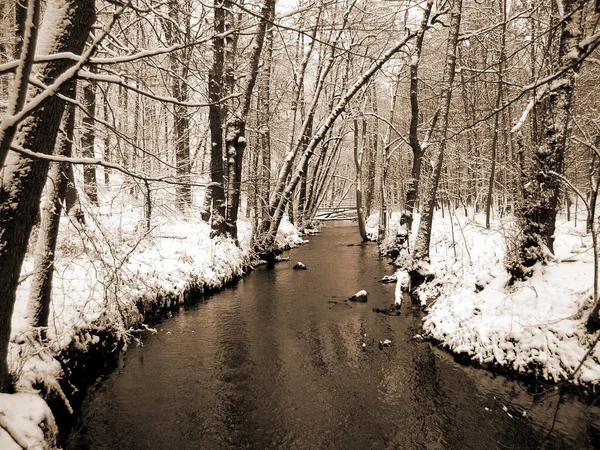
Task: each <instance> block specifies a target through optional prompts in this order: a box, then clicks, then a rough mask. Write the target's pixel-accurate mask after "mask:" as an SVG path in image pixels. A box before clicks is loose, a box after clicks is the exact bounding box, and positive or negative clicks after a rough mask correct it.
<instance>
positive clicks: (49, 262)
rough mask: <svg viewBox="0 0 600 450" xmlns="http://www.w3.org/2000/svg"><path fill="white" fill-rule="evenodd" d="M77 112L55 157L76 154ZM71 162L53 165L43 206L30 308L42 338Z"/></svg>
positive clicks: (67, 117) (68, 112) (68, 115)
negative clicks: (74, 137)
mask: <svg viewBox="0 0 600 450" xmlns="http://www.w3.org/2000/svg"><path fill="white" fill-rule="evenodd" d="M74 127H75V113H74V110H73V107H72V106H68V107H66V108H65V112H64V113H63V120H62V129H63V130H64V133H62V132H61V133H60V134H59V136H58V138H57V141H56V151H55V154H56V155H59V156H67V157H70V156H71V153H72V142H73V129H74ZM68 166H69V164H68V163H58V162H52V163H50V168H49V171H48V181H47V182H46V195H45V196H44V202H43V203H42V211H41V216H42V219H41V223H40V230H39V233H38V237H37V241H36V244H35V251H34V265H33V267H34V268H33V276H32V278H31V288H30V293H29V303H28V305H27V311H28V317H29V318H30V324H31V326H33V327H34V328H39V329H40V330H39V331H40V337H41V338H42V339H43V340H45V339H46V337H47V334H46V331H47V330H46V328H47V327H48V317H49V316H50V305H51V302H52V279H53V274H54V260H55V251H56V243H57V241H58V230H59V225H60V216H61V212H62V206H63V200H64V199H65V197H66V193H67V184H68V182H69V180H68V174H67V167H68Z"/></svg>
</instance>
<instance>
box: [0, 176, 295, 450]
mask: <svg viewBox="0 0 600 450" xmlns="http://www.w3.org/2000/svg"><path fill="white" fill-rule="evenodd" d="M76 170H78V171H79V172H81V170H82V169H81V168H76ZM77 175H78V176H81V173H78V174H77ZM98 178H99V179H101V171H100V170H99V173H98ZM99 188H100V189H99V194H100V202H101V205H100V207H95V206H93V205H90V204H88V203H86V201H85V198H84V197H82V198H81V200H82V202H83V207H84V209H85V210H86V218H87V226H86V227H85V228H84V229H80V228H78V227H76V226H75V225H74V224H73V223H71V222H70V221H69V219H68V218H66V217H63V218H62V219H61V228H60V234H59V240H58V248H57V252H56V257H57V259H56V264H55V273H54V283H53V304H52V306H51V312H50V319H49V324H50V325H49V328H48V332H47V333H48V338H49V342H48V343H46V344H44V345H42V344H40V342H39V341H38V340H37V339H36V335H35V333H34V330H32V329H31V327H30V325H29V324H30V322H29V320H28V318H27V312H28V305H27V303H28V299H29V293H30V283H31V277H30V274H31V272H32V270H33V255H32V254H31V253H28V255H27V257H26V259H25V262H24V264H23V268H22V273H21V283H20V285H19V288H18V291H17V302H16V304H15V311H14V314H13V319H12V336H11V344H10V349H9V357H8V362H9V367H10V368H11V371H12V373H13V375H14V376H15V379H16V390H17V391H18V392H19V393H18V394H14V395H12V396H7V397H0V411H3V412H4V413H5V414H6V415H7V417H8V416H10V417H13V418H15V419H14V420H15V427H16V429H18V430H19V431H21V432H22V433H25V435H26V436H27V439H38V438H39V436H40V432H41V429H39V427H38V432H35V433H34V431H32V430H33V428H34V426H33V425H31V424H30V425H27V424H26V423H25V421H24V420H25V419H19V417H21V416H20V414H26V413H27V414H28V415H27V417H29V419H28V420H29V421H30V422H32V423H33V422H35V423H36V424H37V423H40V421H39V420H38V419H40V418H41V417H50V418H51V413H50V410H49V409H48V407H47V406H45V402H44V401H43V400H42V399H41V398H40V397H39V395H38V394H39V391H38V389H39V388H40V386H44V390H45V391H47V392H49V393H52V394H53V395H55V396H58V397H59V398H62V399H63V401H64V403H65V405H66V407H67V408H70V405H69V402H68V399H67V398H66V396H65V394H64V393H63V392H62V390H61V387H60V385H59V380H60V378H61V377H62V376H63V373H62V368H61V364H60V363H59V362H58V360H57V359H56V356H57V354H58V353H59V352H60V351H61V350H64V349H66V348H67V347H70V348H72V349H73V348H74V349H77V350H79V351H83V352H85V351H86V350H87V349H88V348H89V346H93V345H98V344H102V342H100V337H99V336H100V333H101V332H104V331H108V332H110V333H112V334H113V335H114V336H115V340H116V341H118V342H120V343H121V344H123V345H125V347H126V346H127V345H128V344H129V343H130V342H132V341H134V340H136V336H137V334H138V333H139V332H141V331H142V330H144V329H147V328H148V327H147V326H145V325H144V324H143V323H141V320H142V316H141V314H140V312H139V311H140V308H141V309H143V310H145V311H153V310H155V309H157V308H158V307H160V306H161V305H164V304H165V302H169V301H171V300H173V299H176V300H179V301H180V302H183V301H184V300H185V299H186V296H187V295H188V292H189V291H190V290H194V291H196V292H197V291H200V292H201V291H204V290H207V289H210V290H212V289H218V288H220V287H222V286H224V285H225V284H226V283H227V282H229V281H231V280H232V279H234V278H236V277H239V276H242V275H244V274H245V272H246V270H247V269H248V268H249V267H250V265H251V263H252V261H251V255H250V246H251V239H250V238H251V236H250V235H251V225H250V224H249V223H247V222H245V221H239V222H238V225H239V226H238V238H239V242H240V247H238V246H236V245H235V243H234V242H233V241H232V240H230V239H224V238H211V237H210V226H209V225H208V224H207V223H204V222H202V221H201V219H200V205H201V198H199V199H196V204H195V205H193V206H191V207H190V208H189V209H188V210H187V211H186V212H185V213H178V212H175V211H174V210H173V208H172V202H171V201H170V200H169V198H172V195H171V194H169V192H163V193H162V194H161V195H157V196H156V198H155V199H154V201H155V205H154V208H153V214H154V216H153V217H152V221H151V229H150V230H149V231H146V229H145V221H144V218H143V212H144V199H143V197H142V196H141V195H140V196H139V197H138V198H135V197H131V196H130V195H129V194H123V193H124V192H128V191H129V185H126V184H124V182H123V180H122V179H120V178H119V176H118V175H117V174H112V176H111V189H110V190H105V189H104V188H103V187H102V186H99ZM168 189H172V188H167V189H166V191H168ZM304 242H305V241H304V240H303V239H302V238H301V237H299V235H298V231H297V229H296V228H295V227H294V226H293V225H292V224H290V223H289V221H287V219H284V220H283V221H282V224H281V227H280V229H279V232H278V234H277V237H276V245H278V246H279V247H281V248H283V247H291V246H296V245H299V244H302V243H304ZM32 399H37V400H32ZM27 402H29V403H32V405H33V404H34V403H35V404H36V405H37V406H35V405H33V406H31V408H30V409H31V410H32V411H33V412H30V413H28V412H27V411H29V409H27V408H29V407H28V406H27V404H28V403H27ZM36 402H37V403H36ZM39 402H41V403H39ZM40 405H43V406H44V407H45V409H43V408H42V406H40ZM34 406H35V408H34ZM42 409H43V411H42ZM42 412H43V414H42ZM1 417H2V416H1V414H0V418H1ZM24 417H25V416H24ZM10 420H13V419H10ZM36 427H37V425H36ZM42 435H43V433H42ZM42 437H43V436H42ZM10 439H11V438H10V437H8V436H4V435H0V448H1V449H5V448H12V447H10V446H9V445H8V444H6V445H3V444H4V443H5V442H8V440H10ZM32 442H33V441H32ZM36 442H37V441H36ZM42 442H43V439H42ZM10 445H13V444H10ZM16 448H20V447H16ZM40 448H45V447H43V446H42V447H40Z"/></svg>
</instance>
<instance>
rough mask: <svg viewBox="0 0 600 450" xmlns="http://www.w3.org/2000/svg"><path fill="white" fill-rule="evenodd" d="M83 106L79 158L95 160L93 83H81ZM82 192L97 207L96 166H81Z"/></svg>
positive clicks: (94, 89) (94, 99)
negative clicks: (84, 112) (84, 110)
mask: <svg viewBox="0 0 600 450" xmlns="http://www.w3.org/2000/svg"><path fill="white" fill-rule="evenodd" d="M83 104H84V106H85V109H86V114H84V115H83V117H82V119H81V127H82V134H81V156H83V157H84V158H95V156H96V155H95V151H94V147H95V144H96V130H95V129H94V126H95V124H94V118H95V117H96V86H95V85H94V83H93V82H90V81H86V82H84V83H83ZM83 191H84V192H85V193H86V195H87V196H88V198H89V199H90V201H91V202H92V204H93V205H95V206H98V185H97V181H96V166H92V165H85V166H83Z"/></svg>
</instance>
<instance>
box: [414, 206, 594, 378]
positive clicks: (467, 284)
mask: <svg viewBox="0 0 600 450" xmlns="http://www.w3.org/2000/svg"><path fill="white" fill-rule="evenodd" d="M484 223H485V218H484V217H483V216H476V217H475V218H466V217H465V216H464V215H463V214H458V213H457V215H453V216H452V222H451V220H450V217H449V216H448V215H446V217H445V218H444V219H442V218H441V217H440V216H438V217H436V219H435V226H434V230H433V234H432V245H431V260H432V261H431V270H432V272H434V273H435V280H434V282H433V283H432V284H430V285H428V286H427V287H426V288H425V289H422V290H420V291H419V295H420V297H421V299H422V301H424V302H427V303H428V304H429V307H428V309H427V313H428V314H427V316H426V318H425V319H424V322H423V327H424V331H425V333H426V335H427V336H429V337H430V338H432V339H434V340H436V341H438V342H439V343H440V344H441V345H442V346H444V347H446V348H448V349H449V350H450V351H452V352H454V353H459V354H464V355H466V356H467V357H468V358H470V359H472V360H473V361H475V362H477V363H482V364H492V365H496V366H501V367H502V368H503V369H506V370H508V371H513V372H516V373H520V374H534V375H536V376H538V377H541V378H543V379H547V380H551V381H554V382H558V381H561V380H569V381H571V382H573V383H575V384H579V385H586V386H587V387H591V386H592V385H597V384H598V382H599V381H600V348H598V347H600V346H598V347H597V348H595V349H594V350H592V351H591V353H590V354H589V355H587V356H586V353H587V352H588V351H589V350H590V347H591V346H592V344H593V342H594V340H595V338H596V336H597V335H596V334H594V335H590V334H589V333H587V331H586V329H585V323H586V321H587V318H588V315H589V313H590V311H591V306H592V289H593V249H592V242H591V235H589V234H586V233H585V220H584V218H583V217H582V216H581V217H579V220H578V222H577V226H575V223H574V221H573V220H572V221H571V222H567V221H566V219H564V218H559V220H558V221H557V232H556V243H555V247H556V248H555V250H556V259H555V260H554V261H551V262H549V263H548V264H547V265H544V266H541V265H540V266H539V267H536V270H535V274H534V276H533V277H532V278H530V279H529V280H527V281H524V282H517V283H515V284H514V285H509V276H508V274H507V273H506V270H505V269H504V265H503V262H504V255H505V251H506V242H511V241H513V238H512V236H513V233H514V232H513V230H512V228H511V221H510V220H500V221H495V222H494V223H493V225H492V227H491V229H490V230H486V229H485V227H484V225H483V224H484ZM452 236H454V238H453V237H452ZM434 297H436V299H435V300H433V301H431V299H432V298H434ZM430 301H431V303H430ZM584 358H585V361H584V363H583V364H582V365H581V367H579V363H580V361H582V360H583V359H584Z"/></svg>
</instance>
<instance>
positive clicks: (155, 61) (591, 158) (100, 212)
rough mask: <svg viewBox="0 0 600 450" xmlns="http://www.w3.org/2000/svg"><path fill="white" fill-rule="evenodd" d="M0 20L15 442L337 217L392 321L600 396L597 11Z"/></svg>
mask: <svg viewBox="0 0 600 450" xmlns="http://www.w3.org/2000/svg"><path fill="white" fill-rule="evenodd" d="M0 24H1V25H2V27H1V28H0V167H1V169H0V170H1V171H0V280H1V281H0V392H2V394H0V396H2V397H3V398H1V399H0V411H2V410H5V411H6V413H5V414H4V415H0V432H1V433H4V434H2V435H0V443H2V442H4V441H3V440H2V439H8V441H6V442H11V443H12V444H15V443H16V445H17V447H15V448H17V449H18V448H33V447H30V446H31V445H39V448H53V446H54V445H56V430H55V428H56V427H55V425H50V424H51V423H52V424H53V423H54V418H53V417H52V411H51V409H52V410H55V406H54V405H56V404H57V403H60V404H62V406H61V407H60V408H62V409H65V408H66V409H67V410H69V411H71V412H72V407H71V405H70V397H71V393H70V392H69V389H70V387H69V376H70V375H69V374H70V373H71V374H73V373H75V368H74V367H73V366H69V364H75V363H69V362H68V361H74V357H73V355H74V354H79V353H86V352H88V351H90V349H98V348H101V349H103V350H102V351H103V352H105V353H110V352H113V351H114V349H115V348H118V349H121V348H123V347H126V346H128V345H133V344H134V343H135V342H137V341H139V339H141V337H140V336H141V335H142V334H143V333H145V332H147V331H148V330H151V329H152V327H151V325H148V324H149V323H151V319H152V318H155V317H156V316H158V315H161V314H164V313H165V311H166V310H168V309H171V308H174V307H179V306H181V305H183V304H184V303H187V302H189V301H190V299H191V298H192V297H194V296H195V295H198V294H199V293H203V292H205V291H214V290H218V289H220V288H221V287H223V286H225V285H227V284H228V283H229V282H231V280H233V279H236V278H239V277H241V276H244V275H246V274H247V273H249V272H250V271H251V269H252V268H254V267H256V266H257V265H259V264H262V263H268V264H275V263H277V265H279V264H283V263H280V262H279V261H284V260H285V259H286V258H285V257H284V254H283V252H284V251H286V250H288V249H289V248H291V247H295V246H297V245H301V244H303V243H306V241H305V240H304V238H303V237H304V236H308V235H312V234H313V233H318V229H319V227H320V226H321V224H322V223H326V222H327V221H328V220H330V219H338V220H349V219H350V220H351V221H352V223H353V224H354V225H355V226H356V228H357V230H356V236H357V240H358V241H362V242H365V243H367V242H375V243H377V245H378V251H379V252H380V254H381V255H383V256H386V257H387V258H388V259H389V261H390V263H393V267H394V269H393V270H394V274H393V275H392V276H391V277H388V279H387V280H385V281H392V282H396V283H397V287H396V294H395V296H394V295H392V296H391V297H390V298H389V299H386V300H385V302H384V303H387V304H389V303H392V306H391V307H390V309H389V310H386V313H387V314H390V315H391V314H395V311H396V310H397V311H398V314H400V312H399V311H401V309H400V308H401V303H402V298H406V296H404V297H403V293H405V294H407V295H409V296H412V299H413V301H415V302H417V303H418V302H420V303H421V305H422V307H423V308H424V309H425V311H426V313H427V315H426V316H425V317H424V320H423V324H422V326H423V329H422V331H421V333H422V334H423V335H424V336H425V337H430V338H432V339H434V340H435V342H436V343H439V344H441V345H442V346H444V347H446V348H448V349H450V350H451V351H453V352H455V353H466V354H468V355H469V357H470V358H472V359H474V360H476V361H478V362H479V363H482V364H492V365H494V364H496V365H500V366H503V367H509V371H513V372H517V373H533V374H534V375H535V376H536V377H541V378H543V379H547V380H551V381H553V382H559V381H562V380H567V381H568V382H569V383H574V384H576V385H581V386H585V387H588V388H590V389H592V390H594V389H595V385H596V384H597V383H598V380H600V362H599V359H600V350H597V349H596V346H597V342H598V340H599V339H600V331H599V330H600V301H599V292H598V283H599V281H598V263H599V255H598V251H599V247H598V226H599V223H598V212H597V211H596V206H597V203H598V190H599V187H600V115H599V114H598V108H599V107H600V97H598V98H597V97H596V90H599V89H600V88H599V87H598V86H599V83H598V81H599V77H600V53H599V52H598V46H599V45H600V27H599V25H600V1H598V0H596V1H591V0H587V1H586V0H539V1H533V0H279V1H277V0H211V1H203V0H2V2H0ZM599 94H600V90H599ZM301 236H303V237H301ZM374 245H375V244H374ZM340 264H344V262H343V261H340ZM310 269H311V268H310V267H309V268H308V271H310ZM384 275H385V274H384V273H382V274H381V277H383V276H384ZM250 276H252V275H250ZM359 289H362V287H360V286H359V287H357V289H356V290H359ZM352 293H353V292H349V293H348V294H349V295H350V294H352ZM509 297H510V299H511V303H510V305H509V306H507V303H506V299H507V298H509ZM513 301H514V302H515V303H512V302H513ZM394 305H395V306H394ZM515 305H516V306H515ZM404 307H405V306H404ZM486 308H489V309H486ZM515 309H516V310H517V311H519V313H518V314H525V313H526V312H527V313H529V314H531V317H533V316H534V315H536V314H538V316H535V317H536V320H537V318H538V317H542V316H543V319H540V320H541V321H543V322H544V324H542V325H540V326H539V329H540V330H541V331H538V328H535V330H534V331H531V327H530V326H528V325H523V326H522V327H521V325H522V323H523V322H527V321H528V320H529V319H531V317H529V316H527V317H525V316H520V319H515V318H514V314H517V313H515V312H514V311H515ZM509 310H510V314H511V316H510V318H509V317H508V314H509V313H508V311H509ZM482 311H483V312H482ZM488 314H490V315H488ZM562 319H564V321H563V320H562ZM400 320H402V318H400ZM511 320H512V321H513V322H510V321H511ZM509 322H510V323H509ZM517 322H518V323H519V326H517V325H514V324H515V323H517ZM495 326H497V329H496V328H494V327H495ZM536 327H537V325H536ZM517 328H518V330H517ZM531 348H533V350H531ZM540 349H542V350H540ZM102 351H101V353H102ZM527 352H529V353H527ZM78 370H79V369H78ZM73 376H74V375H73ZM15 396H22V397H19V399H20V400H17V397H15ZM40 396H41V397H43V398H44V399H45V400H47V401H48V404H49V405H50V407H49V406H47V405H46V403H45V402H44V401H43V400H41V399H40ZM13 402H14V405H17V406H14V407H11V406H10V405H13ZM23 402H30V403H31V405H30V408H31V409H32V411H35V414H34V413H32V417H33V418H32V419H27V420H25V419H22V418H15V417H16V416H15V417H13V416H11V413H10V411H14V410H15V408H16V409H19V408H24V406H23V405H24V404H25V403H23ZM40 402H41V403H40ZM19 405H20V406H19ZM11 408H12V409H11ZM11 417H12V419H11ZM11 421H12V422H11ZM42 422H44V423H45V425H44V426H41V425H40V424H41V423H42ZM12 444H11V445H12ZM7 445H8V444H7ZM7 448H12V447H7ZM35 448H38V447H35Z"/></svg>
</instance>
